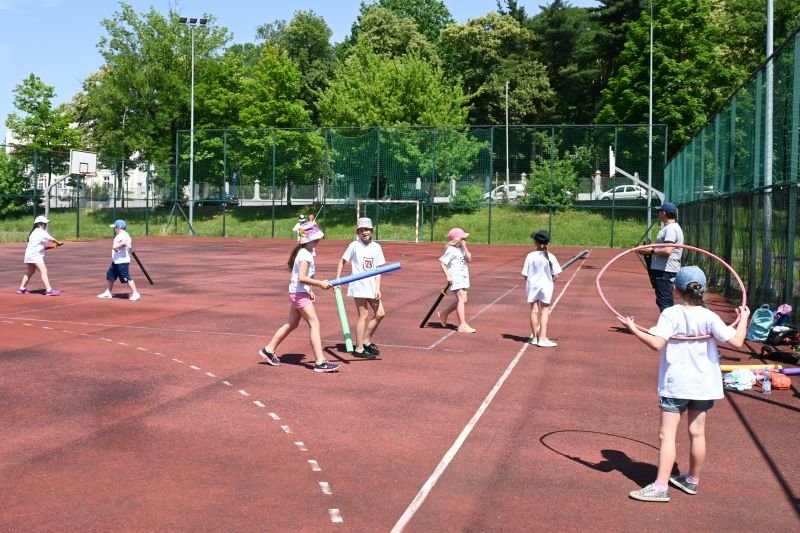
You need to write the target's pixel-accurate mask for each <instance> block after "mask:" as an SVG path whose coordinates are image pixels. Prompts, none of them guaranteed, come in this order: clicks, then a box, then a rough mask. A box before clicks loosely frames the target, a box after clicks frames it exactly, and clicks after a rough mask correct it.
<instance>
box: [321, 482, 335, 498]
mask: <svg viewBox="0 0 800 533" xmlns="http://www.w3.org/2000/svg"><path fill="white" fill-rule="evenodd" d="M319 490H321V491H322V494H325V495H327V496H330V495H332V494H333V491H332V490H331V485H330V483H328V482H327V481H320V482H319Z"/></svg>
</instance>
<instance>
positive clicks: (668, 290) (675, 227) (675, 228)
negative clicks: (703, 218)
mask: <svg viewBox="0 0 800 533" xmlns="http://www.w3.org/2000/svg"><path fill="white" fill-rule="evenodd" d="M656 209H658V218H659V220H661V230H659V232H658V235H657V236H656V244H661V243H666V244H681V245H682V244H683V230H682V229H681V227H680V225H679V224H678V221H677V219H678V208H677V207H676V206H675V204H673V203H672V202H666V203H663V204H661V205H660V206H658V207H656ZM642 253H645V254H649V255H650V278H651V279H652V280H653V287H654V288H655V292H656V305H657V306H658V310H659V312H660V311H663V310H664V309H666V308H667V307H672V306H673V305H674V304H675V300H674V299H673V297H672V278H674V277H675V273H676V272H678V270H680V268H681V256H682V255H683V248H678V247H677V246H663V247H658V248H650V249H649V250H645V251H643V252H642Z"/></svg>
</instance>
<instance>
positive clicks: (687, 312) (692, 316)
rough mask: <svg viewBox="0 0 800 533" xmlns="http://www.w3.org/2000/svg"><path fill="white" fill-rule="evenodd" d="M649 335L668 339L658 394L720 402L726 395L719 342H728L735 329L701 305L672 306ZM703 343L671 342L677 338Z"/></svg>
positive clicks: (661, 364)
mask: <svg viewBox="0 0 800 533" xmlns="http://www.w3.org/2000/svg"><path fill="white" fill-rule="evenodd" d="M650 333H652V334H653V335H656V336H658V337H661V338H662V339H666V340H667V344H666V345H665V346H664V348H663V349H662V350H661V361H660V363H659V369H658V394H659V395H660V396H665V397H668V398H682V399H685V400H718V399H720V398H722V397H723V396H724V394H723V391H722V373H721V372H720V370H719V350H718V349H717V343H716V340H715V339H717V340H720V341H723V342H724V341H727V340H729V339H731V338H732V337H733V336H734V335H736V330H735V329H734V328H732V327H731V326H728V325H726V324H725V322H723V321H722V319H721V318H720V317H719V316H718V315H717V314H716V313H714V312H713V311H711V310H709V309H707V308H705V307H702V306H699V305H698V306H685V305H673V306H672V307H668V308H666V309H664V311H663V312H662V313H661V315H660V316H659V317H658V323H657V324H656V325H655V326H654V327H653V328H651V329H650ZM708 334H710V335H711V337H710V338H708V339H701V340H677V339H676V340H672V341H670V340H669V339H670V338H671V337H672V336H674V335H680V336H682V337H696V336H698V335H708Z"/></svg>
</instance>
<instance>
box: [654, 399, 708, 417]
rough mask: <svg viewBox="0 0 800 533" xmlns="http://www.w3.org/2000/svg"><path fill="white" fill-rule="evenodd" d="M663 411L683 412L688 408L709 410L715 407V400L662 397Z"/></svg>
mask: <svg viewBox="0 0 800 533" xmlns="http://www.w3.org/2000/svg"><path fill="white" fill-rule="evenodd" d="M659 405H660V406H661V410H662V411H667V412H669V413H683V412H684V411H686V409H691V410H692V411H708V410H709V409H711V408H712V407H714V400H684V399H683V398H667V397H666V396H662V397H661V402H659Z"/></svg>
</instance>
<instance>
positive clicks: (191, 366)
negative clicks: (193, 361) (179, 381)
mask: <svg viewBox="0 0 800 533" xmlns="http://www.w3.org/2000/svg"><path fill="white" fill-rule="evenodd" d="M189 368H191V369H192V370H201V368H200V367H199V366H194V365H189Z"/></svg>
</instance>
